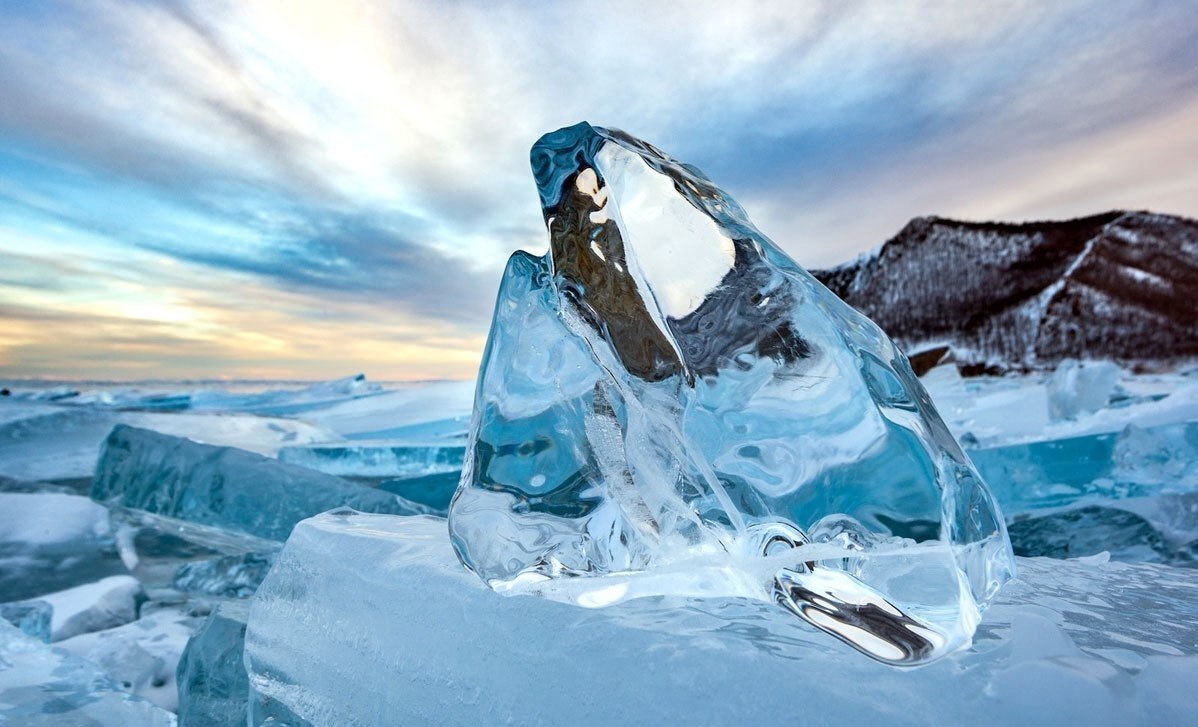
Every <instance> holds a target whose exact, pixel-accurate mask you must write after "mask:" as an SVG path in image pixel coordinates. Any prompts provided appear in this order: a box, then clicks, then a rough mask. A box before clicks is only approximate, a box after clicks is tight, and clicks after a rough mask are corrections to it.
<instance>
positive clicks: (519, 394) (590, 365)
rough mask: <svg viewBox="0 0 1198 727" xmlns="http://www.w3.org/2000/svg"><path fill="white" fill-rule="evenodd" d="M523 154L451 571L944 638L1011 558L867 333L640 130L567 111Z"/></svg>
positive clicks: (912, 645)
mask: <svg viewBox="0 0 1198 727" xmlns="http://www.w3.org/2000/svg"><path fill="white" fill-rule="evenodd" d="M532 167H533V171H534V174H535V177H536V182H537V188H538V191H539V193H540V197H541V205H542V211H543V214H544V217H545V222H546V225H547V227H548V230H549V252H548V253H547V254H546V255H544V256H543V257H540V258H538V257H534V256H532V255H529V254H527V253H523V252H517V253H516V254H514V255H513V256H512V257H511V259H510V260H509V262H508V266H507V270H506V271H505V273H504V277H503V280H502V283H501V286H500V292H499V297H498V300H497V302H496V306H495V315H494V320H493V322H492V326H491V333H490V337H489V340H488V344H487V348H486V352H485V354H484V358H483V364H482V368H481V371H480V374H479V379H478V385H477V392H476V398H475V404H474V418H473V421H472V424H471V431H470V437H469V442H468V448H467V453H466V461H465V464H464V472H463V477H462V485H461V487H460V489H459V491H458V493H457V494H456V496H455V499H454V502H453V503H452V505H451V509H450V516H449V524H450V532H451V536H452V540H453V544H454V547H455V548H456V550H457V553H458V555H459V557H460V558H461V560H462V562H463V563H464V564H465V565H466V566H467V567H468V568H469V569H471V570H472V571H474V572H475V573H476V574H478V575H479V576H480V577H481V578H482V579H483V580H484V581H486V582H487V583H488V584H490V585H491V586H492V587H494V588H496V589H500V590H520V591H526V592H529V591H531V592H539V593H542V594H543V595H547V596H551V597H555V598H563V599H565V600H570V601H574V602H576V603H590V604H597V603H601V602H611V601H613V600H620V599H621V598H627V597H631V596H633V595H652V594H654V593H681V592H685V593H691V594H696V595H698V594H702V595H714V594H718V595H749V596H753V597H757V598H760V599H768V600H776V601H777V602H778V603H779V604H780V605H782V606H783V607H785V608H787V609H789V610H791V611H793V612H794V613H795V614H797V615H798V616H800V617H801V618H803V619H805V620H807V621H808V622H810V623H811V624H813V625H815V626H817V627H818V628H820V629H823V630H825V631H827V632H829V633H832V634H833V635H835V636H837V637H838V638H840V639H842V640H844V641H846V642H848V643H850V644H852V645H853V646H855V647H857V648H858V649H861V650H862V651H865V652H867V653H869V654H871V655H872V656H874V657H876V658H878V659H881V660H884V661H888V662H890V663H895V664H912V663H919V662H924V661H928V660H930V659H934V658H937V657H939V656H943V655H944V654H947V653H949V652H951V651H953V650H954V649H958V648H961V647H963V646H966V645H967V644H968V643H969V641H970V638H971V636H972V634H973V632H974V629H975V627H976V625H977V623H978V620H979V618H980V611H981V609H982V608H983V607H984V606H985V605H986V604H987V603H988V602H989V601H990V600H991V599H992V598H993V597H994V595H995V594H996V593H997V591H998V589H999V587H1000V586H1001V585H1002V583H1003V582H1004V581H1006V580H1007V579H1008V578H1010V577H1011V574H1012V573H1013V569H1014V560H1013V555H1012V554H1011V550H1010V544H1009V542H1008V540H1007V534H1006V531H1005V529H1004V525H1003V519H1002V517H1001V515H1000V513H999V511H998V507H997V505H996V504H995V501H994V498H993V497H992V496H991V494H990V492H989V491H988V489H987V488H986V485H985V484H984V483H983V481H982V480H981V478H980V477H979V476H978V474H977V473H976V471H975V470H974V469H973V466H972V465H971V464H970V462H969V460H968V458H966V457H965V455H964V454H963V453H962V452H961V449H960V447H959V446H958V445H957V443H956V441H955V440H954V439H953V437H952V435H951V434H950V433H949V431H948V430H947V428H946V427H945V425H944V423H943V421H942V420H941V418H940V416H939V415H938V414H937V412H936V410H935V408H934V407H933V405H932V403H931V400H930V399H929V397H928V395H927V393H926V392H925V391H924V389H923V387H922V386H921V385H920V384H919V382H918V380H917V379H916V377H915V376H914V374H913V373H912V371H911V368H910V365H909V364H908V362H907V359H906V357H905V356H904V355H903V354H902V353H901V352H900V351H899V350H898V349H897V348H896V347H895V346H894V344H893V343H892V342H891V341H890V339H889V338H887V337H886V335H885V334H884V333H883V332H882V331H881V330H880V329H879V328H878V327H877V326H876V325H874V324H873V323H872V322H871V321H870V320H868V319H867V318H865V317H864V316H862V315H861V314H859V313H858V312H856V311H855V310H853V309H852V308H850V307H849V306H848V305H846V304H845V303H844V302H842V301H841V300H840V299H838V298H837V297H836V296H835V295H833V294H832V293H831V292H829V291H828V290H827V289H826V288H825V287H823V286H822V285H821V284H820V283H819V282H817V281H816V280H815V279H814V278H813V277H812V276H811V275H810V274H808V273H807V271H805V270H803V269H802V268H801V267H800V266H799V265H798V264H797V263H795V262H794V261H793V260H791V259H790V258H789V257H788V256H787V255H786V254H785V253H784V252H783V251H782V250H781V249H780V248H779V247H777V246H776V245H774V243H772V242H771V241H770V240H768V239H767V238H766V237H765V236H764V235H762V234H761V233H760V232H759V231H758V230H757V229H756V228H755V227H754V226H753V224H752V223H751V222H750V221H749V219H748V217H747V216H746V215H745V213H744V211H743V210H742V209H741V208H740V206H739V205H737V203H736V202H735V201H733V200H732V199H731V198H730V197H728V196H727V195H726V194H725V193H723V192H722V191H721V190H719V189H718V188H717V187H715V185H714V184H712V182H711V181H710V180H708V179H707V178H706V177H705V176H704V175H703V174H702V173H701V172H700V171H699V170H697V169H695V168H694V167H692V166H689V165H685V164H681V163H679V162H677V161H675V160H673V159H671V158H669V157H668V156H666V155H665V154H663V153H662V152H660V151H658V150H657V149H655V148H654V147H652V146H650V145H649V144H646V143H645V142H642V141H640V140H638V139H634V138H632V137H631V136H628V135H627V134H624V133H623V132H620V131H614V130H607V129H601V128H597V127H592V126H590V125H589V124H586V123H583V124H579V125H577V126H573V127H569V128H566V129H561V130H559V131H557V132H554V133H552V134H548V135H546V136H544V137H542V138H541V140H540V141H538V142H537V144H536V145H535V146H534V147H533V150H532ZM571 576H605V577H604V578H570V577H571Z"/></svg>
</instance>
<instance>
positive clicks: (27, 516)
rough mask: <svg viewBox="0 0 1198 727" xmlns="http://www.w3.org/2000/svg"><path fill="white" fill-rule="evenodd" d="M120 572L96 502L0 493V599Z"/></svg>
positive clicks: (105, 518) (105, 519)
mask: <svg viewBox="0 0 1198 727" xmlns="http://www.w3.org/2000/svg"><path fill="white" fill-rule="evenodd" d="M123 572H125V566H124V565H123V564H122V563H121V561H120V559H119V558H118V557H117V554H116V545H115V543H114V541H113V534H112V530H111V527H110V526H109V520H108V511H107V510H105V509H104V508H103V507H101V506H100V505H97V504H96V503H94V502H92V501H91V500H89V499H88V498H86V497H80V496H78V495H66V494H61V493H54V492H51V493H41V492H38V493H12V492H0V602H2V601H16V600H23V599H27V598H32V597H35V596H40V595H42V594H43V593H48V592H50V591H57V590H61V589H63V588H67V587H69V586H73V585H76V584H78V583H83V582H86V581H89V580H94V579H95V578H97V577H99V576H104V575H109V574H115V573H123Z"/></svg>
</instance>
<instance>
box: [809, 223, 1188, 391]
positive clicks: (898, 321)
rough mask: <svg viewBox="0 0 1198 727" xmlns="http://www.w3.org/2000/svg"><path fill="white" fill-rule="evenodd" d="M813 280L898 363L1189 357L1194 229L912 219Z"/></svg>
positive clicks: (1030, 364) (1034, 363)
mask: <svg viewBox="0 0 1198 727" xmlns="http://www.w3.org/2000/svg"><path fill="white" fill-rule="evenodd" d="M812 272H813V274H814V275H815V276H816V277H817V278H819V279H820V281H821V282H823V283H824V284H825V285H827V286H828V287H829V288H830V289H831V290H832V291H833V292H835V293H836V294H837V295H839V296H840V297H841V298H843V299H844V300H845V301H846V302H848V303H849V304H850V305H852V306H854V307H855V308H857V309H859V310H860V311H862V312H863V313H865V314H866V315H868V316H869V317H870V318H872V319H873V320H875V321H876V322H877V323H878V324H879V325H880V326H882V328H883V329H885V330H886V331H887V332H888V333H889V334H890V335H891V336H892V337H894V338H895V339H897V340H898V341H899V343H900V345H902V346H903V347H904V349H905V350H907V351H908V352H909V353H915V352H918V351H920V350H923V349H928V348H931V347H934V346H939V345H947V346H949V347H950V348H951V349H952V350H953V353H954V356H955V357H956V359H957V361H958V362H962V363H976V364H985V363H996V364H999V365H1000V366H1002V367H1018V368H1038V367H1041V366H1049V365H1052V364H1055V363H1056V362H1058V361H1060V360H1062V359H1065V358H1109V359H1114V360H1118V361H1121V362H1124V363H1128V364H1145V363H1162V362H1170V361H1178V360H1184V359H1189V358H1193V357H1195V356H1198V220H1192V219H1187V218H1183V217H1174V216H1171V215H1161V214H1152V213H1149V212H1121V211H1114V212H1107V213H1105V214H1100V215H1094V216H1092V217H1083V218H1078V219H1074V220H1066V221H1061V222H1032V223H1026V224H1004V223H992V222H960V221H956V220H949V219H945V218H941V217H920V218H916V219H914V220H912V221H911V222H909V223H908V224H907V226H906V227H904V228H903V229H902V230H901V231H900V232H899V233H898V234H897V235H895V236H894V237H893V238H891V239H890V240H888V241H887V242H886V243H885V244H884V245H883V246H882V247H881V248H880V249H879V250H877V251H876V252H875V253H873V254H871V255H868V256H862V257H859V258H857V259H856V260H853V261H851V262H849V263H845V264H844V265H841V266H839V267H836V268H832V269H830V270H816V271H812Z"/></svg>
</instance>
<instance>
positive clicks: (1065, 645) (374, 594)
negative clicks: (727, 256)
mask: <svg viewBox="0 0 1198 727" xmlns="http://www.w3.org/2000/svg"><path fill="white" fill-rule="evenodd" d="M445 528H446V526H445V522H444V521H443V520H439V519H434V518H427V517H418V518H395V517H387V516H377V515H361V514H348V513H345V512H342V513H326V514H323V515H320V516H318V517H316V518H313V519H311V520H307V521H305V522H303V523H301V524H300V525H299V526H298V527H297V528H296V529H295V532H294V533H293V534H292V536H291V538H290V539H289V540H288V542H287V545H286V546H285V548H284V549H283V551H282V553H281V554H280V557H279V560H278V562H277V564H276V566H275V567H274V569H272V571H271V572H270V574H269V575H268V576H267V578H266V580H265V582H264V583H263V584H262V586H261V588H260V589H259V590H258V593H257V595H256V596H255V598H254V600H253V602H252V606H251V613H250V619H249V625H248V629H247V635H246V653H247V664H248V666H249V670H250V684H251V687H252V690H253V693H252V694H251V703H252V709H253V710H254V713H255V714H256V715H257V717H256V719H255V720H254V723H255V724H261V723H262V722H263V720H264V719H265V716H266V715H274V716H275V717H276V719H279V720H280V721H283V722H289V720H290V722H289V723H292V724H294V723H296V720H295V718H296V717H298V718H299V719H302V720H305V721H307V722H309V723H311V724H312V725H316V726H318V727H319V726H321V725H344V724H405V725H441V724H476V723H480V722H485V723H490V724H504V723H510V724H522V725H536V724H543V725H552V724H572V725H628V724H676V723H687V724H698V725H704V724H712V725H715V724H774V723H776V722H777V721H778V719H779V715H787V714H795V713H796V712H795V711H796V710H799V712H801V714H802V721H803V722H804V723H805V724H853V725H875V724H876V725H889V726H894V725H928V724H970V725H1007V724H1012V723H1020V722H1026V723H1034V724H1042V725H1054V724H1059V725H1067V726H1068V727H1076V725H1078V724H1088V725H1120V726H1121V727H1122V726H1125V725H1128V724H1183V723H1186V722H1187V721H1188V720H1190V719H1191V718H1192V715H1193V714H1194V713H1195V712H1194V710H1196V709H1198V696H1196V695H1195V692H1194V690H1193V689H1192V685H1193V684H1194V683H1195V680H1196V679H1198V628H1196V627H1195V625H1194V624H1195V622H1196V618H1198V606H1195V605H1194V604H1195V603H1198V580H1195V579H1194V578H1193V573H1192V571H1183V570H1180V569H1171V568H1166V567H1158V566H1132V565H1127V564H1121V563H1105V564H1100V563H1086V562H1078V561H1053V560H1046V559H1031V560H1023V561H1021V562H1020V579H1019V580H1017V581H1015V582H1013V583H1011V584H1009V585H1008V587H1007V588H1005V589H1004V590H1003V592H1002V593H1001V594H1000V595H999V596H998V598H997V599H996V601H995V603H994V604H993V605H992V607H991V608H990V609H989V610H988V611H987V612H986V617H985V620H984V621H983V622H982V624H981V626H980V627H979V629H978V631H977V634H976V637H975V639H974V643H973V646H972V647H971V648H970V649H968V650H966V651H963V652H959V653H957V654H954V655H952V656H950V657H947V658H945V659H942V660H940V661H938V662H934V663H932V664H929V665H927V666H925V667H923V668H919V669H915V670H900V669H894V668H892V667H889V666H886V665H884V664H881V663H878V662H875V661H872V660H868V659H862V658H860V657H858V656H857V655H856V654H854V653H852V652H850V651H847V650H844V649H841V648H837V646H836V645H835V643H834V642H832V641H831V640H829V639H827V638H826V637H825V636H823V635H821V634H819V633H818V632H816V631H814V630H813V629H812V628H810V627H809V626H808V625H806V624H805V623H803V622H801V621H799V620H798V619H795V618H793V617H792V616H790V615H789V614H787V613H786V612H785V611H783V610H782V609H779V608H777V607H775V606H773V605H772V604H770V603H766V602H761V601H753V600H748V599H740V598H710V599H679V598H645V599H636V600H631V601H627V602H624V603H620V604H617V605H614V606H611V607H608V608H603V609H586V608H581V607H578V606H574V605H570V604H565V603H559V602H554V601H550V600H547V599H540V598H530V597H525V596H503V595H500V594H497V593H495V592H493V591H491V590H490V589H488V588H486V587H485V586H484V585H483V584H482V583H481V582H480V581H479V580H478V579H477V578H475V577H474V576H472V575H471V574H469V573H467V572H465V571H464V570H463V569H462V568H461V566H460V564H459V563H458V562H457V560H456V558H455V557H454V554H453V551H452V550H451V548H450V546H449V542H448V538H447V536H446V530H445ZM597 580H599V581H600V582H602V581H603V580H604V579H602V578H600V579H597ZM796 700H798V701H796ZM1046 705H1050V707H1046Z"/></svg>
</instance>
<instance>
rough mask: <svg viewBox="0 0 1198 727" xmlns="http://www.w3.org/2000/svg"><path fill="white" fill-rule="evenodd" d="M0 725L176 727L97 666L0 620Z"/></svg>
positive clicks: (162, 712)
mask: <svg viewBox="0 0 1198 727" xmlns="http://www.w3.org/2000/svg"><path fill="white" fill-rule="evenodd" d="M0 724H12V725H21V727H63V725H120V726H121V727H174V724H175V715H173V714H171V713H170V712H167V711H166V710H163V709H161V708H159V707H156V706H155V705H153V704H151V703H150V702H148V701H146V700H144V699H142V698H140V697H137V696H134V695H133V694H130V693H128V692H126V691H124V690H122V689H121V687H120V686H119V685H118V684H117V683H116V682H114V681H113V680H112V679H111V678H109V677H108V676H107V675H105V674H104V672H103V671H101V670H100V668H99V667H97V666H96V665H95V664H93V663H91V662H89V661H86V660H84V659H80V658H79V657H77V656H74V655H72V654H69V653H67V652H66V651H64V650H62V649H59V648H52V647H50V646H48V645H46V644H43V643H41V642H39V641H35V640H34V639H32V638H30V637H29V636H27V635H25V634H23V633H21V632H20V631H19V630H17V629H16V628H15V627H13V626H10V625H9V624H7V623H4V622H0Z"/></svg>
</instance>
